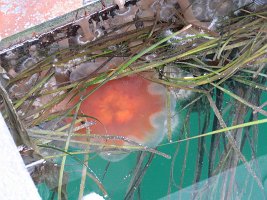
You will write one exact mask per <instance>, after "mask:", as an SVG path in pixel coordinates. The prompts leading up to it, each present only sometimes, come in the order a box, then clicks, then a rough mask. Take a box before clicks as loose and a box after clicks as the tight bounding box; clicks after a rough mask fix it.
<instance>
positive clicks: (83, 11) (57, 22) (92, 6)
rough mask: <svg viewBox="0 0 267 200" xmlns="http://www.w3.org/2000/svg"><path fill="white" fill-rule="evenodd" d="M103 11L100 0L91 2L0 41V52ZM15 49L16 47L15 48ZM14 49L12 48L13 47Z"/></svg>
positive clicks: (108, 4)
mask: <svg viewBox="0 0 267 200" xmlns="http://www.w3.org/2000/svg"><path fill="white" fill-rule="evenodd" d="M105 6H106V7H110V6H112V0H106V1H105ZM101 10H103V4H102V3H101V1H100V0H95V1H91V2H90V3H89V4H87V5H85V6H83V7H81V8H79V9H76V10H74V11H72V12H69V13H67V14H65V15H62V16H59V17H56V18H54V19H52V20H49V21H46V22H44V23H41V24H39V25H36V26H34V27H31V28H28V29H26V30H24V31H22V32H19V33H16V34H14V35H12V36H9V37H6V38H3V39H2V40H1V41H0V51H1V50H2V51H3V50H4V49H6V48H11V47H12V46H14V45H16V44H19V43H23V42H24V41H26V40H35V39H36V38H38V37H40V36H41V35H43V34H46V33H49V32H51V31H53V30H55V29H58V28H60V27H63V26H66V25H68V24H72V23H73V22H75V21H76V20H77V19H79V18H82V17H84V16H85V15H90V14H92V13H97V12H98V11H101ZM15 47H16V46H15ZM13 48H14V47H13Z"/></svg>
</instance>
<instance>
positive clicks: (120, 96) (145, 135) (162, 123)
mask: <svg viewBox="0 0 267 200" xmlns="http://www.w3.org/2000/svg"><path fill="white" fill-rule="evenodd" d="M95 87H97V86H90V87H88V88H87V89H86V93H89V92H90V91H92V90H93V89H94V88H95ZM79 99H80V97H76V98H75V99H74V101H73V103H77V102H78V100H79ZM171 107H172V110H174V107H175V101H174V98H172V100H171ZM79 112H80V114H83V115H86V116H92V117H94V119H97V120H95V121H94V123H93V125H92V126H90V133H92V134H95V135H98V136H99V137H91V139H90V141H91V142H92V143H99V144H102V145H99V146H98V149H97V151H101V152H100V153H99V155H100V156H101V157H102V158H104V159H106V160H109V161H119V160H121V159H123V158H124V157H126V156H127V155H128V154H129V152H131V151H132V150H133V149H135V150H136V148H133V147H142V146H147V147H155V146H157V145H158V144H159V143H160V142H161V141H162V140H163V138H164V136H165V133H166V132H167V128H166V120H167V113H168V112H167V108H166V88H165V87H164V86H162V85H160V84H157V83H154V82H151V81H149V80H147V79H145V78H144V77H143V76H140V75H132V76H128V77H124V78H119V79H116V80H111V81H109V82H107V83H106V84H104V85H103V86H101V87H100V88H99V89H97V90H96V91H95V92H93V93H92V94H91V95H90V96H89V97H87V98H86V99H84V101H83V102H82V103H81V106H80V111H79ZM88 120H91V121H92V118H91V119H88ZM172 121H173V123H172V125H173V127H175V126H177V118H176V117H174V119H173V120H172ZM81 131H82V132H85V130H81ZM106 136H110V138H108V137H106ZM82 138H84V137H81V138H78V140H80V139H82ZM101 149H102V150H101Z"/></svg>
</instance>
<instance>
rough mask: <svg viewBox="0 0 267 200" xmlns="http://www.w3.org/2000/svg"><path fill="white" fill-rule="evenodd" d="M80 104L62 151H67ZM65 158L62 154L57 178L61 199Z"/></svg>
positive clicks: (59, 199) (59, 198)
mask: <svg viewBox="0 0 267 200" xmlns="http://www.w3.org/2000/svg"><path fill="white" fill-rule="evenodd" d="M80 105H81V102H80V103H79V104H78V105H77V107H76V110H75V114H74V116H73V120H72V122H71V126H70V128H69V130H68V137H67V140H66V144H65V148H64V151H68V149H69V144H70V139H71V137H72V134H71V133H72V132H73V129H74V124H75V120H76V118H77V115H78V112H79V109H80ZM66 159H67V156H63V157H62V161H61V167H60V172H59V178H58V179H59V180H58V200H61V190H62V180H63V174H64V168H65V163H66Z"/></svg>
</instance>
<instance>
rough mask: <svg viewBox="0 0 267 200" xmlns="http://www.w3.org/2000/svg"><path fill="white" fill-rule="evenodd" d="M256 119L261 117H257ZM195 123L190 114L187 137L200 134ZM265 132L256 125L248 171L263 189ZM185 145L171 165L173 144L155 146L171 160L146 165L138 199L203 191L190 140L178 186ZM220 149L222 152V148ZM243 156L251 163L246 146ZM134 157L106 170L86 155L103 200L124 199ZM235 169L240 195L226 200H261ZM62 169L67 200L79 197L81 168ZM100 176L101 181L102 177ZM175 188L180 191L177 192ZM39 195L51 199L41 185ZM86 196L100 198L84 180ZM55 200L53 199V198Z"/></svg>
mask: <svg viewBox="0 0 267 200" xmlns="http://www.w3.org/2000/svg"><path fill="white" fill-rule="evenodd" d="M202 117H203V116H202V115H201V116H200V119H201V120H200V121H201V123H203V118H202ZM183 118H184V117H183V115H181V116H180V121H182V120H183ZM260 118H262V117H261V116H260ZM212 119H213V117H211V120H212ZM198 121H199V116H198V114H197V113H193V114H191V115H190V136H193V135H196V134H198V133H199V132H200V131H199V130H198V125H197V124H198ZM182 126H183V123H181V122H180V124H179V128H178V129H177V130H176V132H177V133H176V134H175V135H174V138H177V137H178V136H179V133H180V129H181V127H182ZM266 128H267V125H266V124H263V125H259V135H258V145H257V146H256V147H257V149H256V150H257V153H256V155H257V158H259V160H258V163H254V164H251V165H252V168H253V169H254V170H255V171H256V172H257V175H259V172H260V175H259V178H260V180H261V181H262V182H263V185H264V186H267V181H265V179H266V177H267V170H266V169H267V158H265V157H264V156H266V154H267V149H266V141H267V134H266V133H265V132H266V130H267V129H266ZM209 129H210V128H209ZM223 134H224V133H223ZM243 134H244V133H243ZM250 134H253V131H250ZM210 139H211V136H208V137H206V138H205V148H204V149H205V150H204V152H205V153H204V159H203V163H202V174H201V178H200V181H205V180H207V177H208V176H207V169H208V160H209V146H210V144H209V143H210ZM167 143H168V141H166V140H165V141H163V142H162V144H167ZM186 145H187V142H182V143H180V146H179V152H178V154H177V156H176V157H175V162H174V165H172V160H173V159H174V154H175V151H176V149H177V143H173V144H167V145H160V146H159V148H158V150H159V151H161V152H164V153H166V154H168V155H170V156H172V159H166V158H164V157H162V156H159V155H155V156H154V158H153V160H152V162H151V164H150V165H149V167H148V169H147V170H146V172H145V174H144V176H143V179H142V181H141V184H140V187H139V192H140V193H139V194H140V199H144V200H154V199H160V198H163V199H189V198H192V192H193V191H194V189H195V187H198V188H205V187H204V186H207V185H208V182H200V183H199V184H197V185H196V184H195V185H194V178H195V170H196V159H197V154H198V149H197V148H198V140H197V139H194V140H190V141H189V143H188V145H189V146H188V155H187V157H186V167H185V171H184V177H183V183H182V185H180V184H181V183H180V181H181V177H182V168H183V163H184V155H185V152H186ZM220 146H221V148H222V145H220ZM243 153H244V155H245V156H246V157H247V160H250V159H251V150H250V147H249V144H248V142H246V144H245V147H244V150H243ZM145 154H146V158H145V160H144V161H143V163H144V164H145V163H146V161H147V160H148V157H149V155H150V154H149V153H145ZM138 155H139V153H138V152H134V153H131V154H130V155H129V156H128V157H127V158H125V159H123V160H121V161H119V162H111V163H110V164H109V167H108V168H107V169H106V167H107V165H108V161H106V160H103V159H102V158H101V157H99V156H97V155H93V154H92V155H90V157H91V159H90V160H89V167H90V168H91V169H92V170H93V172H94V173H95V175H96V176H97V177H98V178H99V179H100V180H101V182H102V184H103V185H104V187H105V189H106V190H107V192H108V195H109V196H108V198H107V199H124V197H125V195H126V191H127V189H128V186H129V183H130V181H131V179H132V176H133V171H134V169H135V166H136V162H137V157H138ZM79 158H80V159H81V160H83V156H79ZM144 164H143V166H144ZM239 165H240V166H239V167H238V168H237V171H236V176H235V183H236V187H240V191H241V192H240V193H241V194H233V195H232V196H231V198H230V199H238V198H240V197H241V199H263V198H264V196H263V193H264V192H266V191H267V187H266V188H265V189H264V191H263V190H260V189H259V187H258V185H257V183H256V182H255V180H254V179H253V177H252V175H251V174H250V173H248V171H247V170H246V168H245V167H244V165H242V162H241V161H239ZM171 167H173V180H171V177H170V171H171ZM65 169H66V172H68V173H69V175H70V178H69V183H68V185H67V190H68V197H69V199H71V200H75V199H77V197H78V195H79V189H80V178H81V170H82V166H81V165H80V164H79V163H77V162H76V161H74V160H73V159H71V158H68V159H67V164H66V168H65ZM105 173H106V174H105ZM104 174H105V177H103V176H104ZM225 176H227V175H225V173H223V172H221V173H219V174H218V175H217V176H215V180H217V182H221V179H222V178H223V177H225ZM216 178H217V179H216ZM210 180H213V179H210ZM213 182H214V181H213ZM215 182H216V181H215ZM265 182H266V183H265ZM175 185H177V186H182V187H181V188H179V190H178V188H177V187H176V186H175ZM222 187H223V186H222V185H220V184H217V186H216V187H215V189H213V190H212V192H213V193H212V195H213V196H212V197H210V196H209V192H211V191H209V190H203V191H202V192H201V194H202V195H203V196H202V199H217V198H219V197H221V195H222V194H221V193H220V190H221V188H222ZM177 191H179V193H177ZM39 192H40V193H41V195H42V197H43V199H51V193H49V189H48V188H47V187H46V186H45V185H44V184H43V185H40V186H39ZM90 192H95V193H97V194H100V195H103V194H102V192H101V190H100V189H99V188H98V187H97V185H96V183H94V182H93V181H92V180H90V179H89V178H87V180H86V184H85V190H84V194H88V193H90ZM168 194H170V196H168ZM205 195H206V196H205ZM55 196H57V195H55ZM167 196H168V198H167ZM55 199H57V198H56V197H55ZM133 199H139V197H138V192H137V191H136V192H135V195H134V198H133ZM197 199H198V198H197Z"/></svg>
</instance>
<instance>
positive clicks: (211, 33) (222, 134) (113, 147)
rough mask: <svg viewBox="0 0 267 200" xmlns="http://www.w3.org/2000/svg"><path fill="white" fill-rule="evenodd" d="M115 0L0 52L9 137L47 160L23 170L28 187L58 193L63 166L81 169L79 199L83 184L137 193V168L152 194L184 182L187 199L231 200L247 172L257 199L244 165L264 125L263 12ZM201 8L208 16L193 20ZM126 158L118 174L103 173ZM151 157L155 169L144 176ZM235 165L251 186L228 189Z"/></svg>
mask: <svg viewBox="0 0 267 200" xmlns="http://www.w3.org/2000/svg"><path fill="white" fill-rule="evenodd" d="M114 2H115V3H116V4H117V5H118V6H117V7H116V6H111V7H108V8H105V9H103V10H102V11H100V12H98V13H97V14H92V15H85V16H84V17H82V18H80V19H78V20H76V21H74V22H73V23H70V24H67V25H65V26H61V27H59V28H57V29H55V30H52V31H51V32H49V33H44V34H42V35H41V36H39V37H36V38H35V39H34V40H27V41H24V42H23V43H21V44H19V45H17V46H15V47H11V48H7V49H4V50H2V51H1V54H0V58H1V67H2V69H3V72H4V73H2V81H1V96H2V104H1V112H2V113H4V116H5V119H6V121H7V123H8V125H9V127H10V130H11V132H12V135H13V138H14V140H15V141H16V144H17V145H18V146H19V145H22V144H25V145H27V146H29V147H32V149H33V150H32V152H31V153H32V154H36V155H38V156H37V157H38V159H39V158H40V159H45V160H46V162H43V163H41V164H40V163H38V165H37V166H36V167H35V168H34V169H32V170H31V175H32V177H33V180H34V181H35V182H36V184H40V183H46V186H47V187H49V188H50V189H51V190H53V192H57V193H58V199H67V198H68V196H71V192H70V195H69V194H68V191H67V188H66V186H67V184H68V183H69V182H71V180H69V179H71V178H69V173H68V170H70V171H71V170H74V171H75V169H77V168H78V167H77V166H80V168H79V170H78V171H79V173H80V176H81V177H82V178H81V183H80V185H79V189H78V192H76V194H77V195H76V197H75V198H77V197H78V196H79V199H82V197H83V196H84V195H85V194H86V192H87V191H89V190H90V191H94V192H96V193H99V194H100V195H102V196H104V197H105V198H107V199H109V198H110V199H121V198H124V199H134V198H137V199H138V198H139V199H147V198H146V196H145V195H143V193H146V191H143V189H142V187H141V186H142V184H144V185H145V184H147V183H146V182H147V181H146V180H145V178H146V176H148V177H149V178H150V181H151V182H153V179H152V178H153V177H156V176H162V177H163V179H164V181H165V186H164V187H163V188H161V190H160V191H159V193H157V194H155V195H154V196H153V194H151V197H150V199H156V198H157V199H158V198H160V197H162V196H164V195H170V197H172V198H175V199H178V198H179V196H175V197H173V196H172V195H174V193H173V192H174V191H180V190H182V188H184V187H185V186H188V185H189V184H192V181H193V184H195V185H194V187H193V188H192V190H191V193H192V196H191V197H192V198H197V199H207V198H210V199H216V198H218V197H219V196H220V195H221V196H223V199H233V198H235V197H236V196H235V195H236V194H237V193H238V195H239V197H242V196H244V195H250V193H249V191H251V194H252V191H253V190H252V189H251V188H252V186H250V184H249V183H248V182H249V181H248V180H253V181H254V182H255V185H256V187H257V188H258V189H259V191H260V192H259V193H260V194H261V195H262V197H265V194H264V185H263V180H262V177H261V174H260V171H259V169H258V168H257V167H255V166H256V165H257V163H256V162H257V161H255V163H256V164H255V163H253V162H249V161H250V160H254V159H255V158H256V157H257V155H258V154H257V140H258V137H261V136H260V135H261V133H259V130H258V125H259V124H263V123H266V122H267V118H266V116H267V111H266V108H265V106H266V91H267V87H266V59H267V36H266V30H267V21H266V17H267V12H266V11H265V10H266V9H265V10H264V9H263V10H262V9H259V8H257V6H255V4H251V5H249V6H248V7H242V8H241V6H243V5H239V4H238V5H235V6H233V5H234V4H229V5H228V4H227V5H226V3H227V2H228V1H227V2H225V4H223V5H222V7H219V8H220V9H217V8H214V9H212V7H210V8H211V11H210V13H208V14H206V15H205V16H202V15H201V16H200V15H198V14H199V13H198V14H197V13H193V14H194V15H195V16H194V15H193V14H192V12H196V11H199V9H197V8H198V6H200V5H196V4H195V3H193V4H192V8H191V4H190V3H189V2H187V1H183V2H182V1H177V2H176V1H144V0H143V1H129V2H127V3H126V4H125V5H124V3H125V2H124V1H114ZM121 2H122V3H121ZM184 2H187V3H189V4H188V5H187V4H184ZM207 2H208V3H209V4H211V2H209V1H207ZM233 2H234V1H233ZM233 2H232V3H233ZM240 2H241V1H240ZM240 2H239V3H240ZM188 6H189V7H188ZM228 7H229V8H231V9H232V8H235V9H232V10H229V13H228V9H227V8H228ZM186 8H188V9H186ZM202 8H203V7H202ZM237 8H239V9H238V10H236V9H237ZM190 9H191V11H190ZM192 9H193V10H192ZM194 9H195V10H194ZM216 9H217V10H216ZM222 9H226V10H227V12H226V11H224V10H222ZM189 11H190V12H189ZM234 11H235V14H234V13H233V12H234ZM226 14H229V16H227V17H225V15H226ZM211 16H214V18H216V22H214V21H213V22H210V23H209V24H207V23H204V22H203V20H204V19H203V18H205V19H206V20H208V19H210V18H211ZM137 154H138V155H137ZM126 157H127V158H126ZM133 157H134V159H136V162H131V161H129V162H130V163H131V166H130V169H129V172H128V173H129V176H127V178H128V177H130V179H128V181H122V180H114V179H117V178H116V177H117V176H118V177H119V175H117V174H114V175H110V176H111V177H112V178H109V177H108V175H109V173H108V172H109V170H112V169H110V168H112V166H113V165H118V166H119V164H117V163H123V162H124V160H127V159H129V160H131V159H132V158H133ZM191 157H192V158H194V162H195V163H194V166H195V167H194V169H192V170H191V172H190V173H189V172H188V166H191V167H192V163H188V160H190V162H191V161H192V158H191ZM26 158H27V156H26ZM26 158H25V159H26ZM159 159H163V161H162V162H166V165H165V166H164V167H163V168H162V170H165V171H161V172H157V173H162V174H163V175H161V174H157V173H155V172H154V174H153V175H152V176H151V173H152V172H150V175H149V174H147V172H148V171H149V169H150V167H151V165H152V163H153V162H155V163H157V164H159V161H157V160H159ZM68 160H72V162H70V161H68ZM34 161H36V160H34ZM103 162H104V163H105V164H104V165H103ZM73 163H75V167H76V168H74V169H71V167H69V165H70V164H72V165H73ZM100 163H101V164H102V165H101V166H99V165H100ZM96 164H97V165H98V166H97V167H95V165H96ZM239 164H242V165H243V166H244V167H245V169H246V173H247V174H248V175H246V176H247V178H246V180H247V181H246V184H247V187H249V189H250V190H249V189H248V190H247V191H245V190H243V186H242V187H240V185H236V182H238V181H237V178H238V177H237V175H236V174H237V172H236V169H237V166H238V165H239ZM157 167H158V166H157ZM192 168H193V167H192ZM96 169H97V170H96ZM100 169H101V170H100ZM127 169H128V168H127ZM155 169H156V168H155V167H154V170H155ZM119 170H120V169H119ZM96 171H97V172H96ZM115 171H116V170H115ZM117 171H118V169H117ZM166 171H167V173H166ZM115 173H117V172H115ZM192 173H194V175H193V174H192ZM70 174H71V172H70ZM220 174H223V176H222V177H220V176H218V175H220ZM189 175H191V177H189V178H188V176H189ZM192 175H193V178H192ZM114 177H115V178H114ZM151 177H152V178H151ZM166 177H167V178H166ZM211 177H212V179H211ZM88 178H89V179H90V180H87V179H88ZM206 178H209V179H208V180H210V181H209V183H208V184H206V185H205V184H204V186H203V185H200V182H201V181H202V180H204V179H206ZM189 179H190V181H191V182H190V181H188V180H189ZM105 180H109V181H110V180H112V181H114V182H115V181H118V182H120V184H119V185H120V186H121V187H122V188H123V189H124V190H123V192H122V191H120V192H117V193H116V192H114V188H116V186H115V185H116V184H117V183H115V184H114V183H112V184H113V185H112V184H111V185H112V186H113V187H114V188H112V186H107V185H105ZM218 180H220V183H218ZM122 182H123V183H124V184H123V185H128V186H127V187H125V186H122ZM89 183H90V184H89ZM125 183H126V184H125ZM88 184H89V186H88ZM87 187H88V188H87ZM153 187H157V185H154V186H153ZM244 187H245V186H244ZM153 189H154V190H155V188H153ZM85 190H86V192H85ZM144 190H146V188H144ZM148 191H149V190H148ZM203 191H209V192H207V193H204V192H203ZM148 193H149V192H148ZM218 194H219V196H218ZM72 198H74V197H72ZM180 198H182V197H181V196H180Z"/></svg>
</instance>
